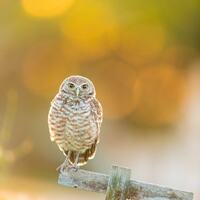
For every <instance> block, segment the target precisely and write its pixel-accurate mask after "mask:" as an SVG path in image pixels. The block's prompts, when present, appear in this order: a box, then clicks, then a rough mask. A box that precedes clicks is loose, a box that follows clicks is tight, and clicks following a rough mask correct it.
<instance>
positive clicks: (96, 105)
mask: <svg viewBox="0 0 200 200" xmlns="http://www.w3.org/2000/svg"><path fill="white" fill-rule="evenodd" d="M90 105H91V109H92V110H91V112H92V115H93V117H94V121H95V123H96V126H97V135H98V140H97V143H98V142H99V133H100V127H101V123H102V121H103V109H102V106H101V104H100V102H99V101H98V100H97V99H96V98H93V99H92V101H91V103H90Z"/></svg>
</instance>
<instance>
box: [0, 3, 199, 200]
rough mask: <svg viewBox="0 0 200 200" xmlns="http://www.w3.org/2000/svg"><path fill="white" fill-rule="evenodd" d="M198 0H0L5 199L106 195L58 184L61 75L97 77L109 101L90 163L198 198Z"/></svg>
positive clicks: (0, 191)
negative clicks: (54, 112) (53, 130)
mask: <svg viewBox="0 0 200 200" xmlns="http://www.w3.org/2000/svg"><path fill="white" fill-rule="evenodd" d="M199 19H200V2H199V1H198V0H191V1H186V0H183V1H181V2H178V1H167V0H164V1H157V0H155V1H149V2H147V1H139V0H136V1H131V0H125V1H116V0H115V1H114V0H109V1H104V0H103V1H92V0H85V1H81V0H48V1H47V0H43V1H39V0H19V1H12V0H1V1H0V30H1V31H0V83H1V84H0V89H1V98H0V199H1V200H10V199H16V200H29V199H30V200H31V199H36V200H47V199H48V200H49V199H50V200H51V199H87V200H88V199H104V196H103V195H99V194H95V193H89V192H83V191H78V190H76V191H75V190H72V189H68V188H64V187H62V186H59V185H57V175H58V174H57V172H56V171H55V169H56V167H57V166H58V165H59V164H60V163H61V162H62V161H63V159H64V157H63V155H62V154H61V153H60V152H59V150H58V148H57V147H56V145H55V144H52V143H51V142H50V139H49V133H48V127H47V114H48V109H49V106H50V102H51V100H52V98H53V97H54V95H55V94H56V92H57V90H58V88H59V85H60V83H61V82H62V81H63V79H64V78H65V77H67V76H69V75H72V74H80V75H83V76H87V77H88V78H90V79H91V80H92V81H93V82H94V84H95V86H96V90H97V97H98V99H99V100H100V101H101V103H102V106H103V109H104V123H103V126H102V136H101V143H100V144H99V148H98V151H97V155H96V157H95V159H94V160H92V161H90V162H89V163H88V165H86V166H85V167H84V168H85V169H89V170H93V171H98V172H102V173H109V172H110V171H109V170H110V167H111V165H112V164H116V165H120V166H125V167H128V168H131V169H132V170H133V177H132V178H137V179H140V180H143V181H147V182H153V183H157V184H162V185H167V186H170V187H175V188H178V189H181V190H188V191H193V192H194V193H195V197H194V199H195V200H197V199H199V198H200V192H199V191H200V159H199V154H200V54H199V50H200V39H199V35H200V31H199V30H200V20H199Z"/></svg>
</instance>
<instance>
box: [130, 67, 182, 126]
mask: <svg viewBox="0 0 200 200" xmlns="http://www.w3.org/2000/svg"><path fill="white" fill-rule="evenodd" d="M184 81H185V79H184V73H183V72H182V71H181V70H179V69H176V68H175V67H174V66H168V65H158V66H153V67H149V68H144V69H143V70H142V71H141V74H140V76H139V77H138V84H137V87H136V92H135V95H136V96H137V98H138V101H137V106H136V109H135V110H134V114H133V119H134V121H135V122H136V123H139V124H145V125H149V124H151V125H158V126H159V125H162V124H170V123H173V122H174V121H176V119H177V116H178V115H179V114H180V112H179V111H180V110H179V109H180V106H181V102H182V100H183V94H184V85H185V82H184Z"/></svg>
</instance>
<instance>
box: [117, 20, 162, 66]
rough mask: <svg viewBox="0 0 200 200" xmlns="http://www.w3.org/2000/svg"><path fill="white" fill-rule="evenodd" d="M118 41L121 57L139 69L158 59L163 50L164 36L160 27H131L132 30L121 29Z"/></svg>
mask: <svg viewBox="0 0 200 200" xmlns="http://www.w3.org/2000/svg"><path fill="white" fill-rule="evenodd" d="M120 39H121V40H120V46H119V47H120V48H119V52H120V54H121V56H122V57H123V58H124V59H125V60H127V61H128V62H130V63H132V64H133V65H134V66H136V67H139V66H140V65H143V64H148V63H149V62H152V61H154V60H155V59H157V58H158V57H159V55H160V53H161V51H162V49H163V48H164V44H165V40H166V34H165V30H164V29H163V27H162V26H160V25H154V26H147V25H146V24H145V25H135V26H134V25H132V29H130V27H128V30H126V29H125V30H124V29H122V32H121V36H120Z"/></svg>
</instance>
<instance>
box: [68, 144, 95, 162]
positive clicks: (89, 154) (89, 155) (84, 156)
mask: <svg viewBox="0 0 200 200" xmlns="http://www.w3.org/2000/svg"><path fill="white" fill-rule="evenodd" d="M96 149H97V140H95V142H94V144H92V145H91V148H90V149H87V150H86V151H85V152H84V153H80V154H79V159H78V163H77V165H78V166H83V165H85V164H86V163H87V161H88V160H90V159H93V158H94V156H95V153H96ZM65 154H66V155H68V151H65ZM77 154H78V152H77V151H71V152H70V154H69V158H68V159H69V162H70V163H71V164H72V165H73V164H74V163H75V160H76V156H77Z"/></svg>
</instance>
